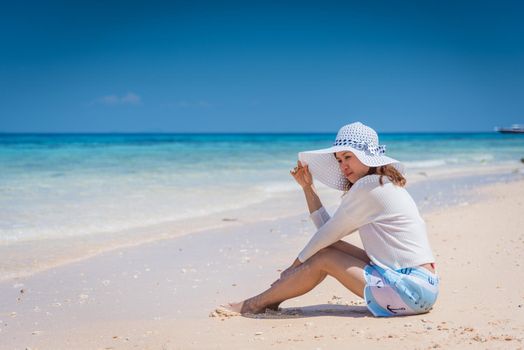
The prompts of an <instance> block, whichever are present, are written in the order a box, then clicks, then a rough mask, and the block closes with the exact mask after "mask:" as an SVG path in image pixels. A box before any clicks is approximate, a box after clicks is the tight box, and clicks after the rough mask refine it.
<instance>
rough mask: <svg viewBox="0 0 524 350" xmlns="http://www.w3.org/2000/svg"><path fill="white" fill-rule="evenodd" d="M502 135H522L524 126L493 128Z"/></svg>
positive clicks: (514, 125)
mask: <svg viewBox="0 0 524 350" xmlns="http://www.w3.org/2000/svg"><path fill="white" fill-rule="evenodd" d="M495 131H498V132H500V133H502V134H524V125H519V124H513V125H512V126H511V128H495Z"/></svg>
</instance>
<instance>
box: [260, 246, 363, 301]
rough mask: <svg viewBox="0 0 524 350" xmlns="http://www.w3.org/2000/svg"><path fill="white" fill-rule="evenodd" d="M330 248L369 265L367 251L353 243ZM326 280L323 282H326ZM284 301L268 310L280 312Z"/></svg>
mask: <svg viewBox="0 0 524 350" xmlns="http://www.w3.org/2000/svg"><path fill="white" fill-rule="evenodd" d="M329 248H334V249H337V250H340V251H341V252H344V253H346V254H349V255H351V256H353V257H355V258H357V259H359V260H362V261H364V262H366V263H367V264H369V262H370V260H369V257H368V255H367V253H366V251H365V250H364V249H362V248H359V247H357V246H355V245H353V244H351V243H348V242H346V241H342V240H340V241H338V242H335V243H333V244H332V245H330V246H329ZM326 276H327V274H325V275H324V278H325V277H326ZM324 278H323V279H322V280H324ZM322 280H321V281H320V282H319V284H320V283H321V282H322ZM281 302H282V301H279V302H276V303H274V304H271V305H268V306H267V307H266V309H271V310H275V311H276V310H278V307H279V306H280V303H281Z"/></svg>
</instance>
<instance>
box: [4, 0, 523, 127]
mask: <svg viewBox="0 0 524 350" xmlns="http://www.w3.org/2000/svg"><path fill="white" fill-rule="evenodd" d="M13 3H16V5H13ZM96 3H98V5H97V4H96ZM166 3H167V2H166ZM166 3H163V2H156V1H152V0H150V1H142V2H140V1H118V2H117V1H34V2H30V1H16V2H15V1H12V2H11V3H6V2H4V3H3V5H2V10H1V11H0V132H115V131H117V132H336V131H337V130H338V128H339V127H340V126H341V125H343V124H346V123H349V122H351V121H355V120H360V121H362V122H364V123H367V124H369V125H371V126H373V127H374V128H376V129H377V130H379V131H386V132H395V131H491V130H493V127H494V126H506V125H510V124H513V123H524V20H523V18H524V2H523V1H504V0H497V1H482V0H476V1H460V0H455V1H445V0H437V1H434V0H428V1H425V0H417V1H395V0H384V1H383V0H373V1H338V2H335V1H327V0H325V1H306V0H302V1H293V2H291V1H256V0H254V1H251V0H245V1H239V2H231V1H229V2H228V1H209V2H205V1H197V0H194V1H191V0H188V1H171V2H170V4H169V5H167V4H166Z"/></svg>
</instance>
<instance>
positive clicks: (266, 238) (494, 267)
mask: <svg viewBox="0 0 524 350" xmlns="http://www.w3.org/2000/svg"><path fill="white" fill-rule="evenodd" d="M472 192H474V193H472V194H473V195H477V194H478V195H480V196H481V197H480V198H482V199H481V200H479V201H476V202H472V203H469V204H467V205H455V206H450V207H443V208H440V209H439V210H436V211H433V212H431V213H427V214H423V217H424V219H425V220H426V223H427V226H428V231H429V235H430V236H429V238H430V242H431V244H432V248H433V250H434V253H435V255H436V258H437V269H438V273H439V275H440V277H441V280H442V285H441V291H440V295H439V299H438V301H437V304H436V305H435V308H434V310H433V311H432V312H430V313H429V314H424V315H418V316H409V317H402V318H391V319H380V318H374V317H372V316H371V314H369V312H367V310H366V308H365V306H364V305H363V304H362V301H361V300H360V299H359V298H358V297H356V296H353V295H352V294H351V293H350V292H348V291H347V290H345V289H344V288H343V287H342V286H341V285H339V284H338V283H337V282H336V281H334V280H333V279H328V280H326V281H325V282H324V283H322V284H321V286H319V288H317V289H315V290H314V291H312V292H310V293H308V294H306V295H304V296H301V297H298V298H295V299H293V300H290V301H287V302H285V303H284V304H283V305H282V307H283V308H284V311H283V312H281V313H279V314H276V315H271V314H270V315H262V316H260V317H257V318H254V319H251V318H245V317H234V318H230V319H222V318H216V317H208V314H209V312H210V311H211V310H212V309H213V307H214V306H216V305H218V304H219V303H223V302H226V301H231V300H239V299H241V298H245V297H247V296H250V295H252V294H253V293H256V292H260V291H261V290H262V289H263V288H265V287H267V285H269V283H270V282H271V281H272V280H273V279H274V278H275V277H276V276H277V275H278V269H281V268H283V267H286V266H287V265H289V263H290V262H291V260H292V256H293V253H297V252H298V251H299V249H300V248H301V247H302V245H303V244H305V242H306V241H307V240H308V239H309V237H310V235H311V234H312V233H313V231H314V229H313V225H312V224H311V223H310V222H309V220H308V218H307V215H301V216H296V217H292V218H286V219H279V220H269V221H263V222H256V223H251V224H249V225H248V229H249V231H248V232H246V228H245V227H244V228H242V227H235V228H232V229H228V230H220V229H219V230H215V231H213V230H211V231H208V232H203V233H199V234H196V235H186V236H183V237H180V238H177V239H172V240H165V241H162V242H158V241H157V242H151V243H148V244H144V245H141V246H140V247H134V248H127V249H118V250H115V251H112V252H107V253H104V254H100V255H98V256H96V257H94V258H91V259H88V260H84V261H82V262H77V263H72V264H68V265H65V266H60V267H57V268H54V269H51V270H47V271H44V272H42V273H39V274H36V275H33V276H31V277H28V278H23V279H21V280H19V281H16V283H14V282H15V281H11V282H5V281H4V282H0V319H1V320H2V321H3V322H2V328H0V329H1V334H2V337H3V338H4V340H5V342H4V341H3V346H6V349H7V348H9V349H18V348H21V349H24V348H26V347H31V348H54V349H66V348H77V349H88V348H89V349H92V348H107V347H110V348H119V349H120V348H123V349H127V348H136V347H139V348H151V349H155V348H162V347H163V348H166V349H173V348H174V349H179V348H191V349H195V348H196V349H202V348H216V349H220V348H231V347H239V348H246V347H249V348H255V349H266V348H267V347H269V346H272V347H275V348H277V349H278V348H282V349H289V348H303V347H304V346H306V347H323V348H337V347H340V346H342V345H344V346H351V345H353V346H357V347H364V346H366V348H380V347H382V346H383V344H384V342H387V343H388V346H393V347H401V346H404V347H406V346H407V347H410V348H411V347H417V348H438V347H440V348H450V347H453V348H462V347H471V346H473V347H475V346H483V347H487V348H490V349H492V348H493V349H506V348H508V347H509V348H519V347H522V345H523V342H524V339H523V338H522V334H524V317H523V312H524V296H523V295H522V293H521V290H522V288H524V285H523V282H522V281H521V280H520V279H515V276H519V275H522V273H523V272H524V271H523V265H524V264H522V261H523V260H522V259H523V258H524V256H523V255H522V254H523V253H522V248H523V247H524V246H523V244H524V236H523V235H522V232H520V231H519V228H520V227H522V225H523V224H524V222H523V219H522V216H521V215H519V213H520V212H521V211H522V208H523V207H524V201H523V200H522V198H523V196H524V180H522V179H521V180H520V181H513V182H508V183H505V182H501V183H496V184H491V185H489V186H484V187H481V188H475V189H474V190H473V191H472ZM472 237H474V239H472ZM356 238H358V236H357V235H351V236H349V237H348V241H351V242H352V243H354V241H355V242H356V241H357V240H356ZM277 242H278V243H277ZM356 243H357V244H358V242H356ZM485 276H490V278H489V279H485V278H484V277H485ZM21 290H23V291H24V292H23V293H21V292H20V291H21ZM479 290H482V293H479V292H478V291H479ZM519 305H520V306H519Z"/></svg>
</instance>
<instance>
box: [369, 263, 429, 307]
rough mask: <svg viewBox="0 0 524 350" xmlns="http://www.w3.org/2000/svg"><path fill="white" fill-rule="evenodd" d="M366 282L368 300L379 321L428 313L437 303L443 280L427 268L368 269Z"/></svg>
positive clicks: (377, 267)
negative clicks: (440, 282)
mask: <svg viewBox="0 0 524 350" xmlns="http://www.w3.org/2000/svg"><path fill="white" fill-rule="evenodd" d="M364 278H365V279H366V287H365V288H364V299H365V300H366V303H367V307H368V309H369V311H371V313H372V314H373V315H374V316H377V317H388V316H405V315H416V314H422V313H426V312H429V310H431V307H432V306H433V304H435V301H436V300H437V296H438V285H439V278H438V276H437V275H436V274H434V273H432V272H431V271H429V270H427V269H425V268H423V267H418V266H417V267H409V268H404V269H399V270H390V269H383V268H381V267H379V266H377V265H366V267H365V268H364Z"/></svg>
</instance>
